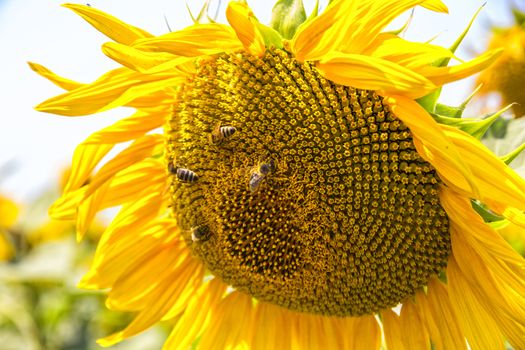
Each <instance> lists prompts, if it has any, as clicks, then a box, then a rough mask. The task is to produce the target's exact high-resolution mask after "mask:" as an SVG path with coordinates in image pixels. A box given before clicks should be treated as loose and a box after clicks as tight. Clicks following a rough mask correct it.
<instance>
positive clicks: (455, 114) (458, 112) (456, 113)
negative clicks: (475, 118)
mask: <svg viewBox="0 0 525 350" xmlns="http://www.w3.org/2000/svg"><path fill="white" fill-rule="evenodd" d="M464 110H465V108H464V107H462V106H458V107H453V106H447V105H444V104H441V103H438V104H436V109H435V113H436V114H437V115H440V116H443V117H447V118H461V116H462V115H463V111H464Z"/></svg>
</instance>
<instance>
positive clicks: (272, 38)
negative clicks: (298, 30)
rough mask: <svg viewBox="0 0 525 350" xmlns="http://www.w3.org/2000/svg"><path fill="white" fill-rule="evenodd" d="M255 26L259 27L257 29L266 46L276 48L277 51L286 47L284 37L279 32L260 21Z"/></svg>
mask: <svg viewBox="0 0 525 350" xmlns="http://www.w3.org/2000/svg"><path fill="white" fill-rule="evenodd" d="M255 24H256V25H257V29H258V30H259V33H261V35H262V37H263V39H264V46H266V47H275V48H277V49H282V48H283V47H284V45H283V37H282V36H281V34H279V32H278V31H276V30H275V29H273V28H270V27H268V26H267V25H264V24H262V23H261V22H259V21H257V22H256V23H255Z"/></svg>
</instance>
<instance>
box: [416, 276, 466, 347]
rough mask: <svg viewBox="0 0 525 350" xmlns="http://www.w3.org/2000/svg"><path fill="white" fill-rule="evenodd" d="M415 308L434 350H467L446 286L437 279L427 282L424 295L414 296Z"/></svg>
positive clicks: (420, 293)
mask: <svg viewBox="0 0 525 350" xmlns="http://www.w3.org/2000/svg"><path fill="white" fill-rule="evenodd" d="M416 306H417V307H418V308H419V309H420V312H419V315H420V316H421V317H422V319H423V321H424V322H425V324H426V328H427V329H428V331H429V333H430V338H431V340H432V344H433V345H434V347H435V348H436V350H447V349H458V350H466V349H467V344H466V342H465V339H464V337H463V335H462V334H461V331H460V329H459V325H458V324H457V320H456V316H455V315H454V311H453V310H452V306H451V305H450V299H449V296H448V291H447V289H446V286H445V285H443V283H441V282H440V281H439V280H438V279H437V278H433V279H431V281H430V282H429V284H428V291H427V294H426V295H425V293H424V292H422V291H420V292H418V293H417V294H416Z"/></svg>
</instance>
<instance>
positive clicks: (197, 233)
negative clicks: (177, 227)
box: [191, 225, 211, 242]
mask: <svg viewBox="0 0 525 350" xmlns="http://www.w3.org/2000/svg"><path fill="white" fill-rule="evenodd" d="M210 236H211V233H210V228H209V227H208V226H206V225H199V226H194V227H192V228H191V240H192V241H193V242H205V241H207V240H208V239H210Z"/></svg>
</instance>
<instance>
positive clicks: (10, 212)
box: [0, 195, 20, 263]
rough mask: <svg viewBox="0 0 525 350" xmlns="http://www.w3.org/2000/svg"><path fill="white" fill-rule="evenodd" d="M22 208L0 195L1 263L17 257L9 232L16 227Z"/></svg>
mask: <svg viewBox="0 0 525 350" xmlns="http://www.w3.org/2000/svg"><path fill="white" fill-rule="evenodd" d="M19 212H20V207H19V206H18V205H17V204H16V203H15V202H13V201H12V200H11V199H9V198H7V197H4V196H2V195H0V263H1V262H3V261H9V260H10V259H12V258H13V257H14V256H15V249H14V246H13V242H12V235H11V233H10V232H9V231H10V230H11V229H12V228H13V226H14V225H15V223H16V221H17V219H18V214H19Z"/></svg>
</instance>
